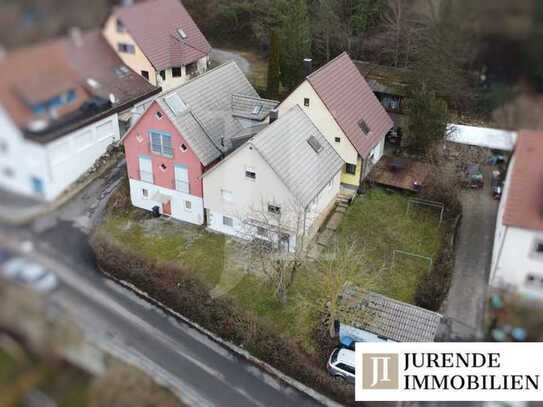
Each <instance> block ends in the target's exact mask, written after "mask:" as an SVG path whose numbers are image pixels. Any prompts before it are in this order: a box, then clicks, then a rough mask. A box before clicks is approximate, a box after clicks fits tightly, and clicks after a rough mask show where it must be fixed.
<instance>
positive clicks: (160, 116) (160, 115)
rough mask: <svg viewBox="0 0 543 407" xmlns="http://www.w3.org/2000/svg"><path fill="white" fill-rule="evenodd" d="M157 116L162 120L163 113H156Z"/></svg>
mask: <svg viewBox="0 0 543 407" xmlns="http://www.w3.org/2000/svg"><path fill="white" fill-rule="evenodd" d="M155 116H156V118H157V119H158V120H160V119H162V113H161V112H156V113H155Z"/></svg>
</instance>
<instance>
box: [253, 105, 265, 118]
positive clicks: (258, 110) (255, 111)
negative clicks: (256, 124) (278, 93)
mask: <svg viewBox="0 0 543 407" xmlns="http://www.w3.org/2000/svg"><path fill="white" fill-rule="evenodd" d="M263 108H264V107H263V106H262V105H256V106H255V108H254V109H253V115H255V116H256V115H259V114H260V113H261V112H262V109H263Z"/></svg>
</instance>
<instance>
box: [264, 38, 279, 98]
mask: <svg viewBox="0 0 543 407" xmlns="http://www.w3.org/2000/svg"><path fill="white" fill-rule="evenodd" d="M279 47H280V44H279V35H278V34H277V32H276V31H272V33H271V39H270V56H269V57H268V87H267V93H268V95H267V96H268V97H269V98H272V99H273V98H277V96H278V95H279V82H280V79H281V78H280V75H281V71H280V69H281V68H280V63H281V61H280V48H279Z"/></svg>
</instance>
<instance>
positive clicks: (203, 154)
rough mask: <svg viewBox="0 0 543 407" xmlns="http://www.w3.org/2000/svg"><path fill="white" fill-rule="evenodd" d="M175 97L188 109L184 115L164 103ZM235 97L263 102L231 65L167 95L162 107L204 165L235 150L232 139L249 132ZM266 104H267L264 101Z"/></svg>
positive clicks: (161, 101)
mask: <svg viewBox="0 0 543 407" xmlns="http://www.w3.org/2000/svg"><path fill="white" fill-rule="evenodd" d="M174 93H175V94H177V95H178V96H179V97H180V98H181V100H182V101H183V103H184V104H185V105H186V106H187V111H186V112H184V113H183V114H178V115H174V114H173V113H172V112H171V110H170V109H169V108H168V107H167V105H166V102H165V100H164V99H165V98H167V97H168V96H170V95H172V94H174ZM234 95H238V97H239V96H245V97H248V98H251V99H253V100H260V98H259V96H258V93H257V92H256V90H255V89H254V88H253V86H252V85H251V84H250V83H249V81H248V79H247V78H246V77H245V75H244V74H243V72H242V71H241V70H240V69H239V67H238V65H237V64H236V63H235V62H231V63H228V64H224V65H221V66H219V67H217V68H215V69H212V70H210V71H208V72H207V73H205V74H203V75H201V76H199V77H197V78H195V79H193V80H191V81H190V82H187V83H186V84H184V85H181V86H180V87H178V88H176V89H173V90H172V91H170V92H168V93H166V94H164V95H163V96H162V97H160V98H159V99H158V103H159V104H160V106H161V107H162V108H163V109H164V111H165V112H166V114H167V115H168V117H169V118H170V120H171V121H172V122H173V123H174V125H175V126H176V127H177V128H178V130H179V132H180V133H181V134H182V135H183V137H185V138H186V139H187V141H188V142H189V144H190V145H191V147H192V148H193V150H194V152H195V153H196V155H197V156H198V158H199V159H200V161H201V162H202V164H204V165H208V164H210V163H211V162H213V161H214V160H216V159H217V158H219V157H220V156H221V155H223V154H226V153H228V152H229V151H230V150H231V149H232V138H234V137H236V136H237V135H239V134H241V133H243V132H244V131H245V129H244V127H243V126H242V125H241V123H240V121H239V120H238V119H237V118H236V117H234V115H233V111H232V98H233V96H234ZM262 103H267V101H265V100H263V102H262ZM255 124H260V123H259V122H255Z"/></svg>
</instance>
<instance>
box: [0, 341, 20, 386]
mask: <svg viewBox="0 0 543 407" xmlns="http://www.w3.org/2000/svg"><path fill="white" fill-rule="evenodd" d="M17 372H18V363H17V360H16V359H15V358H14V357H13V356H11V355H10V354H9V353H7V352H5V351H3V350H1V349H0V387H2V386H4V385H6V384H8V383H10V381H11V380H13V378H14V377H15V375H16V374H17Z"/></svg>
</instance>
